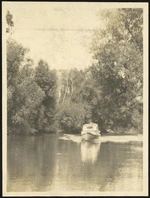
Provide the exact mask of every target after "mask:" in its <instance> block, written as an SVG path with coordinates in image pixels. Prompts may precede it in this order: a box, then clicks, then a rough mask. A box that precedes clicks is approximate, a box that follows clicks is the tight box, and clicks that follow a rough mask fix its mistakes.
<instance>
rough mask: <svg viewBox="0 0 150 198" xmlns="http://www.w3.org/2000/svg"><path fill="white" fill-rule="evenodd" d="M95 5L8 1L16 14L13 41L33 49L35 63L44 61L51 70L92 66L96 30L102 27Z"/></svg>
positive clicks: (9, 8)
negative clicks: (92, 48) (93, 37)
mask: <svg viewBox="0 0 150 198" xmlns="http://www.w3.org/2000/svg"><path fill="white" fill-rule="evenodd" d="M100 9H101V5H100V4H97V3H96V4H95V3H81V2H79V3H76V2H74V3H66V2H64V3H60V2H57V3H56V2H55V3H54V2H53V3H52V2H49V3H46V2H43V3H33V2H32V3H31V2H28V3H27V2H26V3H24V2H16V3H15V2H13V3H11V2H8V3H6V4H5V10H9V11H10V13H11V14H12V15H13V21H14V33H13V35H12V38H14V39H15V40H16V41H18V42H19V43H21V44H23V46H24V47H27V48H29V49H30V52H29V54H28V56H30V57H31V58H32V59H33V60H34V62H35V64H37V62H38V61H39V60H40V59H43V60H45V61H46V62H47V63H48V64H49V65H50V68H55V69H70V68H74V67H76V68H78V69H83V68H85V67H88V66H90V65H91V64H92V62H93V59H92V53H91V52H90V46H91V41H92V35H93V32H94V30H95V29H98V28H100V25H101V24H100V21H99V17H98V13H99V12H100Z"/></svg>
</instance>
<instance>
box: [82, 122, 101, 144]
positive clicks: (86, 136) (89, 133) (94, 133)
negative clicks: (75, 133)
mask: <svg viewBox="0 0 150 198" xmlns="http://www.w3.org/2000/svg"><path fill="white" fill-rule="evenodd" d="M81 137H82V140H85V141H91V140H95V139H99V137H100V131H99V129H98V125H97V124H95V123H93V122H91V123H90V124H84V125H83V129H82V131H81Z"/></svg>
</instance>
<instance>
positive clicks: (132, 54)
mask: <svg viewBox="0 0 150 198" xmlns="http://www.w3.org/2000/svg"><path fill="white" fill-rule="evenodd" d="M142 14H143V11H142V9H114V10H105V11H104V12H102V13H101V17H102V19H103V20H104V21H105V27H104V28H103V29H102V30H100V31H98V32H97V33H96V34H95V37H94V42H93V48H92V50H93V53H94V58H95V59H96V60H97V64H95V65H94V66H93V67H91V72H92V74H93V78H94V77H95V78H96V81H97V88H99V89H101V90H102V92H101V99H100V100H99V102H98V105H97V109H98V112H97V115H96V117H97V118H99V120H101V124H102V125H103V126H104V128H107V126H108V125H111V128H114V127H115V128H116V127H124V128H128V127H131V126H133V127H135V128H138V129H139V131H140V132H141V130H142V87H143V78H142V74H143V41H142V25H143V21H142ZM135 110H136V118H138V120H140V121H139V122H138V125H137V122H135V119H133V117H134V112H135Z"/></svg>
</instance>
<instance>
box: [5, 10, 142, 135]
mask: <svg viewBox="0 0 150 198" xmlns="http://www.w3.org/2000/svg"><path fill="white" fill-rule="evenodd" d="M9 14H10V13H8V15H9ZM100 17H101V19H102V20H103V21H104V22H105V26H104V27H103V28H102V29H101V30H99V31H96V32H95V34H94V37H93V44H92V48H91V51H92V53H93V58H94V59H95V60H96V63H95V64H94V65H92V66H91V67H89V68H87V69H85V70H84V71H83V70H80V71H79V70H77V69H76V68H74V69H71V70H60V71H55V70H51V69H50V67H49V65H48V64H47V63H46V62H44V61H43V60H40V61H39V63H38V65H36V66H35V65H34V63H33V61H32V60H31V59H29V58H26V53H27V52H28V50H27V49H25V48H24V47H23V46H22V45H20V44H18V43H17V42H16V41H14V40H12V39H11V38H9V39H8V41H7V80H8V84H7V86H8V99H7V101H8V103H7V106H8V129H9V132H14V133H15V132H17V131H18V132H25V133H35V132H57V131H62V132H66V133H76V132H80V131H81V128H82V125H83V124H84V123H87V122H91V121H93V122H96V123H98V124H99V128H100V130H101V131H107V130H108V129H111V130H113V131H114V132H116V133H121V132H129V131H130V132H132V133H133V132H134V131H136V132H138V133H142V117H143V101H142V97H143V95H142V93H143V35H142V34H143V32H142V31H143V12H142V9H111V10H104V11H102V12H101V13H100ZM7 18H8V19H9V17H8V16H7ZM10 20H12V17H10ZM8 23H9V26H10V22H9V20H8ZM11 24H12V23H11Z"/></svg>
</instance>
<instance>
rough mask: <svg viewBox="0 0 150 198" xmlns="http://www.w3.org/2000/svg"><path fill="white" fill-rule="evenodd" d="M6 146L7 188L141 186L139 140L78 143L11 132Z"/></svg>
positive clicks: (31, 190)
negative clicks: (12, 133) (15, 134)
mask: <svg viewBox="0 0 150 198" xmlns="http://www.w3.org/2000/svg"><path fill="white" fill-rule="evenodd" d="M7 146H8V147H7V157H8V158H7V159H8V161H7V170H8V171H7V190H8V191H9V192H33V191H34V192H38V191H43V192H46V191H56V192H59V191H65V192H66V191H71V190H77V191H78V190H82V191H83V190H84V191H85V192H90V191H91V192H92V191H110V190H111V191H125V190H128V191H133V190H135V191H141V190H142V182H143V180H142V176H143V175H142V174H143V173H142V172H143V167H142V164H143V161H142V160H143V154H142V144H141V143H140V142H139V143H138V142H129V143H113V142H102V143H98V144H94V143H90V142H82V143H81V144H80V143H75V142H73V141H68V140H67V141H66V140H59V138H58V137H57V136H56V135H43V136H37V137H36V136H29V137H20V136H18V137H13V136H10V137H8V144H7ZM131 184H134V185H131Z"/></svg>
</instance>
